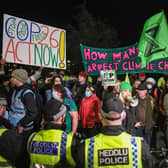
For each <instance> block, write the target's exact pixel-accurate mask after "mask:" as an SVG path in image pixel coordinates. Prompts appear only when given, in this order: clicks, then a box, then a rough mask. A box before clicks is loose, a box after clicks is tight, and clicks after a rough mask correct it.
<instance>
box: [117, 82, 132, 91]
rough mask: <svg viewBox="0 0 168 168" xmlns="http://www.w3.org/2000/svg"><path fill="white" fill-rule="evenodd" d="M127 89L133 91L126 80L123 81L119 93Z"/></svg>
mask: <svg viewBox="0 0 168 168" xmlns="http://www.w3.org/2000/svg"><path fill="white" fill-rule="evenodd" d="M127 89H129V90H130V92H132V86H131V85H130V84H129V83H128V82H125V81H123V82H121V84H120V91H119V93H121V92H122V91H124V90H127Z"/></svg>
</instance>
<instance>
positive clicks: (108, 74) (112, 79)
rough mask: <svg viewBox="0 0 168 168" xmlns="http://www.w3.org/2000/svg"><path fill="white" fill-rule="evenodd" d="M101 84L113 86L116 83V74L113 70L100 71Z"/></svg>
mask: <svg viewBox="0 0 168 168" xmlns="http://www.w3.org/2000/svg"><path fill="white" fill-rule="evenodd" d="M100 77H101V81H102V86H104V85H107V86H115V85H116V84H117V75H116V72H115V70H108V71H100Z"/></svg>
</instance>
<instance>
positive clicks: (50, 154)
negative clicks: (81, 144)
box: [27, 129, 75, 166]
mask: <svg viewBox="0 0 168 168" xmlns="http://www.w3.org/2000/svg"><path fill="white" fill-rule="evenodd" d="M72 138H73V134H67V133H66V132H64V131H61V130H56V129H49V130H41V131H39V132H38V133H33V134H32V135H31V136H30V138H29V140H28V145H27V149H28V152H29V153H30V160H31V165H32V166H33V165H35V164H36V163H38V164H40V165H44V166H45V165H46V166H47V165H48V166H54V165H57V164H60V162H61V160H64V161H65V159H66V161H67V163H68V164H69V165H75V162H74V159H73V158H72V155H71V144H72Z"/></svg>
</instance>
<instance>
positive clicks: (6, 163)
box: [0, 128, 14, 168]
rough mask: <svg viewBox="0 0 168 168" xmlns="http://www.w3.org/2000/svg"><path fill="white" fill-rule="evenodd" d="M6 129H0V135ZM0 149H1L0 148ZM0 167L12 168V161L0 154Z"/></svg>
mask: <svg viewBox="0 0 168 168" xmlns="http://www.w3.org/2000/svg"><path fill="white" fill-rule="evenodd" d="M6 131H7V129H5V128H3V129H0V136H2V135H3V133H4V132H6ZM0 151H1V150H0ZM0 153H1V152H0ZM0 167H1V168H3V167H4V168H14V166H13V165H12V162H11V161H10V160H7V159H6V158H5V157H3V156H2V155H0Z"/></svg>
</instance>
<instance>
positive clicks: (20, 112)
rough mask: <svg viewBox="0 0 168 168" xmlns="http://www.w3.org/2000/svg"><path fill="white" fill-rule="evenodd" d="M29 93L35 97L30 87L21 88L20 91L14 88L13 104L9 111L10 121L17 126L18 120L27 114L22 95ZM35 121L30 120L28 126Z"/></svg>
mask: <svg viewBox="0 0 168 168" xmlns="http://www.w3.org/2000/svg"><path fill="white" fill-rule="evenodd" d="M27 93H32V94H33V96H34V98H35V94H34V93H33V91H32V90H30V89H26V90H25V89H20V90H19V91H16V90H14V92H13V94H12V99H11V106H10V111H9V121H10V122H11V123H12V124H13V125H14V127H17V124H18V122H19V121H20V120H21V119H22V118H23V117H24V116H25V115H26V109H25V107H24V104H23V102H22V96H24V95H25V94H27ZM32 124H33V121H30V123H28V124H27V125H26V126H31V125H32Z"/></svg>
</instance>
